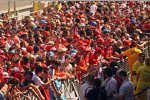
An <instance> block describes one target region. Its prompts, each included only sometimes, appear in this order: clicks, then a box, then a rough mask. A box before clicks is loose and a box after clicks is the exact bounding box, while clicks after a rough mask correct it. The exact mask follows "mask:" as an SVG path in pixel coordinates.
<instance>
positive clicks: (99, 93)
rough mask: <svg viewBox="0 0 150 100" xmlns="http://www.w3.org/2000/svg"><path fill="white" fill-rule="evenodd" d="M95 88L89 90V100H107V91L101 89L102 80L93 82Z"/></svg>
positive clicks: (97, 79) (87, 96)
mask: <svg viewBox="0 0 150 100" xmlns="http://www.w3.org/2000/svg"><path fill="white" fill-rule="evenodd" d="M93 86H94V88H93V89H91V90H89V92H88V93H87V95H86V98H87V100H107V95H106V91H105V90H104V89H102V88H101V80H100V79H99V78H96V79H94V81H93Z"/></svg>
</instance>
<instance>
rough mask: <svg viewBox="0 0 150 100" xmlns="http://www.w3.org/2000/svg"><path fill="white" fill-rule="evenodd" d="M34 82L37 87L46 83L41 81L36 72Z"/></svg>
mask: <svg viewBox="0 0 150 100" xmlns="http://www.w3.org/2000/svg"><path fill="white" fill-rule="evenodd" d="M32 80H33V82H34V83H35V85H37V86H41V85H43V84H44V82H43V81H42V80H41V79H40V77H39V76H37V75H36V73H35V72H33V77H32Z"/></svg>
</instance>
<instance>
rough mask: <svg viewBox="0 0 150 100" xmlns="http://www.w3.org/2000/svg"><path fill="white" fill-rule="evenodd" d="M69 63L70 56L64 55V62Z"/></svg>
mask: <svg viewBox="0 0 150 100" xmlns="http://www.w3.org/2000/svg"><path fill="white" fill-rule="evenodd" d="M70 61H71V56H70V55H68V54H67V55H65V62H66V63H70Z"/></svg>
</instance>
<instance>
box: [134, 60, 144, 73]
mask: <svg viewBox="0 0 150 100" xmlns="http://www.w3.org/2000/svg"><path fill="white" fill-rule="evenodd" d="M143 65H144V64H143V63H141V62H139V61H136V62H135V63H134V64H133V65H132V71H135V72H136V71H137V70H138V68H139V67H142V66H143Z"/></svg>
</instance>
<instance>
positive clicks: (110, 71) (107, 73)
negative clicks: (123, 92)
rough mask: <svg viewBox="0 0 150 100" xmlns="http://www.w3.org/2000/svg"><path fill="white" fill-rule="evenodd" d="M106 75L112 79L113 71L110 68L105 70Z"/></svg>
mask: <svg viewBox="0 0 150 100" xmlns="http://www.w3.org/2000/svg"><path fill="white" fill-rule="evenodd" d="M104 74H105V75H107V76H108V77H111V76H112V70H111V69H110V68H105V69H104Z"/></svg>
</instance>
